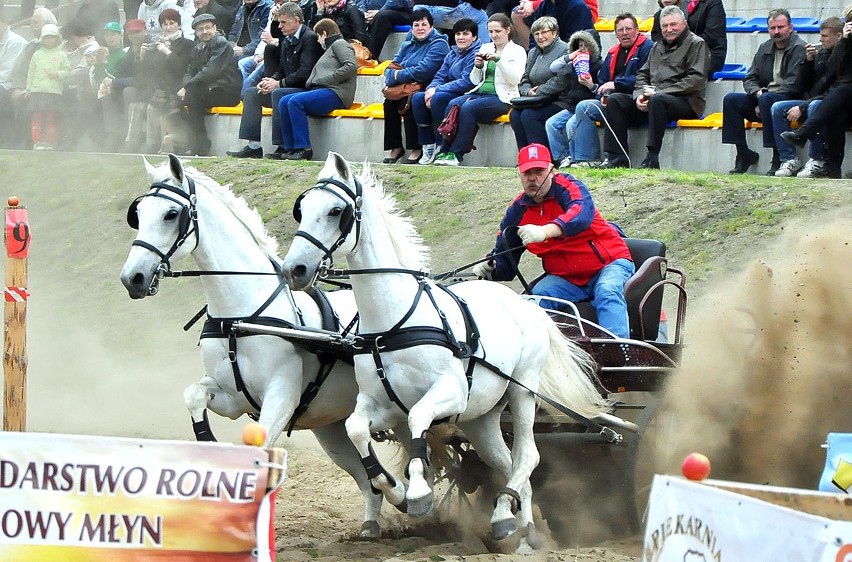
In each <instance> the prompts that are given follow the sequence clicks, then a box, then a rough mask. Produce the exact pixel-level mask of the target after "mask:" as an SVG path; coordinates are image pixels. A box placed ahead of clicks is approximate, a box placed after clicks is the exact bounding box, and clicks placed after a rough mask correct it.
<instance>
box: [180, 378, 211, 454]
mask: <svg viewBox="0 0 852 562" xmlns="http://www.w3.org/2000/svg"><path fill="white" fill-rule="evenodd" d="M209 381H212V379H210V378H209V377H203V378H202V379H201V380H200V381H198V382H197V383H194V384H191V385H189V386H188V387H186V390H184V391H183V402H184V404H186V409H187V410H189V415H190V418H191V419H192V431H193V433H195V440H196V441H216V436H215V435H213V430H212V429H211V428H210V420H208V419H207V404H208V402H209V401H210V400H211V399H212V395H211V392H210V387H209V386H208V384H209Z"/></svg>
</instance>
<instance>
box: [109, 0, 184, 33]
mask: <svg viewBox="0 0 852 562" xmlns="http://www.w3.org/2000/svg"><path fill="white" fill-rule="evenodd" d="M166 8H173V9H174V8H176V3H175V0H143V2H142V3H140V4H139V10H137V12H136V17H137V18H138V19H140V20H142V21H143V22H145V29H146V30H147V31H148V35H149V36H150V38H151V39H156V37H157V35H159V34H160V12H162V11H163V10H165V9H166ZM110 21H115V20H110Z"/></svg>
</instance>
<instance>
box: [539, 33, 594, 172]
mask: <svg viewBox="0 0 852 562" xmlns="http://www.w3.org/2000/svg"><path fill="white" fill-rule="evenodd" d="M568 51H569V52H568V53H566V54H565V55H563V56H561V57H559V58H558V59H556V60H555V61H554V62H553V64H551V65H550V69H551V70H552V71H554V72H555V73H557V74H564V75H565V76H566V77H567V78H568V85H567V86H566V88H565V90H564V91H563V92H562V93H561V94H560V95H559V98H560V100H562V101H564V102H565V105H566V107H565V109H563V110H562V111H560V112H559V113H557V114H556V115H554V116H552V117H550V118H549V119H548V120H547V121H546V122H545V124H544V128H545V131H547V141H548V143H549V144H550V151H551V154H552V155H553V157H554V158H555V160H554V162H559V163H560V164H559V167H560V168H561V167H563V165H566V166H567V165H570V163H571V157H570V155H569V153H568V137H567V135H566V132H565V126H566V125H567V124H568V121H569V120H570V119H571V118H572V117H573V116H574V114H575V113H576V112H577V104H579V103H580V102H582V101H584V100H593V99H594V97H595V94H594V92H595V90H596V89H597V87H598V85H597V84H595V82H594V81H593V80H592V76H595V77H597V75H598V73H599V72H600V70H601V53H600V49H598V44H597V43H596V42H595V38H594V37H592V35H591V33H589V32H588V31H578V32H576V33H575V34H574V35H572V36H571V39H570V40H569V42H568Z"/></svg>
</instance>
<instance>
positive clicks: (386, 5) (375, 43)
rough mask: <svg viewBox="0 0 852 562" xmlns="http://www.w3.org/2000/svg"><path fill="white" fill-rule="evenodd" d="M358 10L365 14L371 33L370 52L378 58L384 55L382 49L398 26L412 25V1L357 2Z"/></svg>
mask: <svg viewBox="0 0 852 562" xmlns="http://www.w3.org/2000/svg"><path fill="white" fill-rule="evenodd" d="M357 2H358V3H357V6H358V8H359V9H360V10H361V11H362V12H364V20H365V21H366V22H367V29H368V30H369V32H370V43H369V44H368V47H369V48H370V52H371V53H372V54H373V56H374V57H375V58H376V60H378V59H379V57H380V56H381V54H382V49H383V48H384V46H385V42H386V41H387V39H388V36H389V35H390V34H391V33H393V28H394V27H395V26H397V25H409V24H411V2H410V0H357Z"/></svg>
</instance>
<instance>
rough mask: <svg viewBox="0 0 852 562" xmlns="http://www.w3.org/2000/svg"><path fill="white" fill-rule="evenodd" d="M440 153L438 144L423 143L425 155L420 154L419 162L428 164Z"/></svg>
mask: <svg viewBox="0 0 852 562" xmlns="http://www.w3.org/2000/svg"><path fill="white" fill-rule="evenodd" d="M437 155H438V145H436V144H424V145H423V155H422V156H420V160H419V163H420V164H423V165H426V164H431V163H432V162H434V161H435V157H436V156H437Z"/></svg>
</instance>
